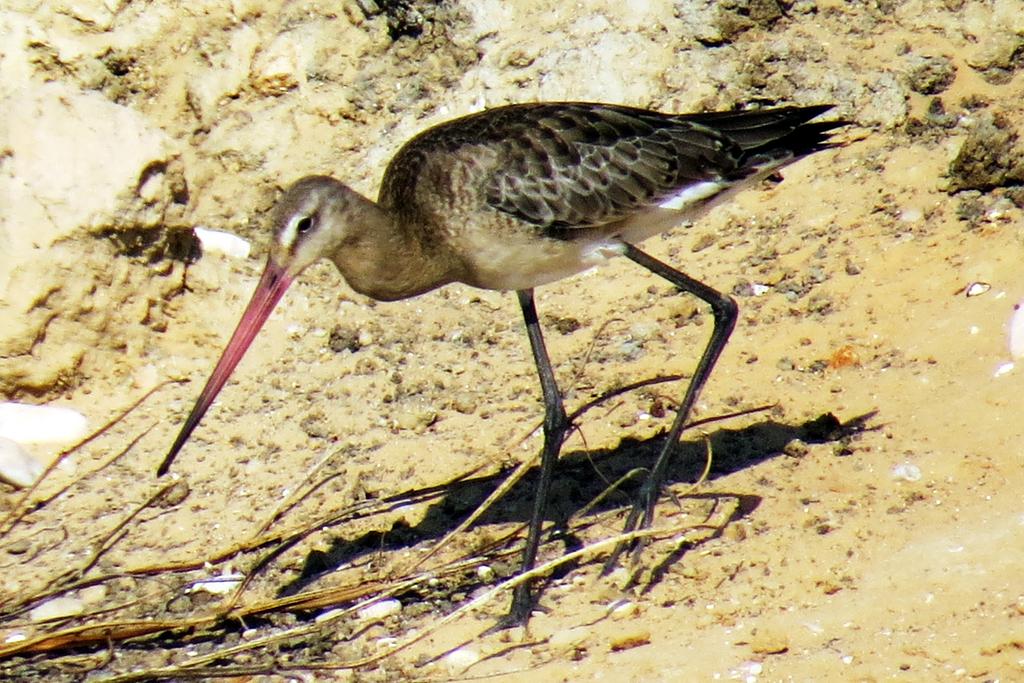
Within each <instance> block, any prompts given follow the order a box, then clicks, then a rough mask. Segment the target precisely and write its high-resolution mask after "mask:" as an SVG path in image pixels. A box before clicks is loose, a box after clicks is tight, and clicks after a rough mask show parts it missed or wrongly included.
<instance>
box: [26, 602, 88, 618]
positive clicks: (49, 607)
mask: <svg viewBox="0 0 1024 683" xmlns="http://www.w3.org/2000/svg"><path fill="white" fill-rule="evenodd" d="M83 612H85V603H84V602H82V601H81V600H80V599H78V598H72V597H68V596H63V597H59V598H54V599H52V600H47V601H46V602H44V603H42V604H41V605H39V606H37V607H35V608H34V609H33V610H32V611H31V612H29V613H28V618H29V619H31V620H32V621H35V622H40V621H52V620H54V619H64V618H66V617H73V616H77V615H79V614H82V613H83Z"/></svg>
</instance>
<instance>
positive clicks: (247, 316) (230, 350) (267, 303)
mask: <svg viewBox="0 0 1024 683" xmlns="http://www.w3.org/2000/svg"><path fill="white" fill-rule="evenodd" d="M291 283H292V278H291V277H289V276H288V275H286V274H285V272H284V268H282V267H281V266H279V265H278V264H276V263H274V261H272V260H270V259H267V267H266V268H265V269H264V270H263V276H262V277H261V278H260V281H259V284H257V285H256V291H255V292H253V294H252V299H251V300H250V301H249V305H248V306H246V307H245V312H244V313H243V314H242V319H241V320H239V321H238V327H237V328H235V333H234V334H233V335H231V341H229V342H228V345H227V346H226V347H225V348H224V353H222V354H221V357H220V360H219V361H217V366H216V367H215V368H214V369H213V372H212V373H211V374H210V379H208V380H206V386H204V387H203V390H202V392H200V394H199V398H198V399H196V404H195V405H194V406H192V412H191V413H189V414H188V419H186V420H185V424H184V425H182V427H181V431H180V432H178V438H176V439H175V440H174V445H172V446H171V450H169V451H168V452H167V456H166V457H165V458H164V461H163V462H162V463H160V467H159V468H158V469H157V471H156V473H157V475H163V474H166V473H167V470H169V469H170V467H171V463H172V462H174V458H175V456H177V455H178V451H180V450H181V447H182V446H184V445H185V442H186V441H188V437H189V435H191V434H192V430H194V429H195V428H196V425H198V424H199V421H200V420H202V419H203V415H204V414H205V413H206V410H207V409H208V408H209V407H210V404H211V403H213V400H214V399H215V398H217V394H218V393H219V392H220V390H221V389H222V388H223V387H224V384H225V383H226V382H227V381H228V377H230V376H231V372H232V370H234V369H235V366H236V365H238V362H239V361H240V360H242V356H243V355H244V354H245V351H246V349H248V348H249V344H251V343H252V340H253V338H254V337H255V336H256V333H257V332H259V331H260V328H261V327H263V323H265V322H266V321H267V318H269V317H270V313H271V311H273V310H274V306H276V305H277V302H278V301H280V300H281V297H282V296H283V295H284V292H285V290H286V289H288V285H290V284H291Z"/></svg>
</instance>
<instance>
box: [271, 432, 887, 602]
mask: <svg viewBox="0 0 1024 683" xmlns="http://www.w3.org/2000/svg"><path fill="white" fill-rule="evenodd" d="M874 415H875V413H874V412H872V413H868V414H865V415H861V416H858V417H855V418H853V419H851V420H848V421H847V422H845V423H842V422H840V421H839V420H838V419H837V418H836V417H835V416H834V415H832V414H831V413H825V414H823V415H821V416H819V417H817V418H814V419H812V420H807V421H805V422H801V423H795V424H785V423H782V422H777V421H775V420H771V419H768V420H765V421H763V422H759V423H755V424H751V425H747V426H745V427H742V428H740V429H735V430H734V429H719V430H717V431H715V432H713V433H711V434H709V435H708V436H707V437H706V440H704V439H701V440H697V441H684V442H682V443H680V444H679V445H678V446H676V449H675V453H674V454H673V458H672V464H671V465H670V466H669V468H668V471H667V473H666V476H665V485H666V486H669V485H672V484H675V483H680V482H690V481H694V480H696V479H697V478H698V477H699V476H700V473H701V472H702V470H703V469H704V467H705V463H706V456H707V449H708V448H709V447H710V449H711V453H712V454H713V459H712V463H711V469H710V472H709V479H711V480H714V479H716V478H719V477H722V476H725V475H727V474H731V473H734V472H738V471H741V470H744V469H746V468H748V467H752V466H754V465H756V464H758V463H761V462H764V461H766V460H770V459H772V458H776V457H779V456H786V457H794V454H798V452H799V448H797V449H795V450H794V449H792V448H790V449H789V451H790V453H789V454H787V447H789V446H790V444H793V443H794V442H803V443H805V444H823V443H833V444H835V445H836V446H837V449H838V450H837V452H838V453H839V454H843V452H844V450H845V451H846V452H849V451H848V450H847V448H848V447H847V444H848V442H849V440H850V437H852V436H853V435H855V434H857V433H860V432H862V431H865V430H866V429H868V427H867V426H866V423H867V422H868V420H870V419H871V418H872V417H873V416H874ZM664 442H665V435H664V433H661V434H657V435H655V436H653V437H650V438H648V439H644V440H637V439H623V440H622V441H621V442H619V444H618V445H616V446H615V447H613V448H608V449H600V450H589V451H574V452H569V453H565V454H564V455H562V457H561V458H560V459H559V461H558V464H557V468H556V470H555V475H554V480H553V482H552V485H551V494H550V496H549V499H548V506H547V514H546V517H547V519H548V520H550V521H554V522H555V528H556V529H557V530H559V533H560V536H559V538H560V540H562V542H563V543H565V544H566V546H567V547H568V548H570V549H573V548H576V547H579V542H578V539H576V538H574V537H573V536H572V535H571V534H570V533H569V532H568V531H567V530H566V529H565V523H566V521H567V520H568V519H570V517H572V516H573V515H574V514H576V513H578V512H580V511H581V510H583V509H584V508H585V507H586V506H588V505H590V504H591V503H592V501H594V500H595V498H598V497H599V496H600V495H601V494H602V492H604V491H606V489H608V486H609V483H610V482H615V481H618V480H619V479H620V478H622V477H623V476H624V475H626V474H627V473H630V472H635V471H636V470H641V471H642V472H646V471H649V470H650V468H651V467H652V466H653V465H654V461H655V459H656V458H657V457H658V454H659V453H660V451H661V448H662V447H663V446H664ZM510 474H511V471H504V472H500V473H498V474H494V475H488V476H482V477H475V478H467V479H460V480H458V481H455V482H451V483H449V484H447V485H445V486H444V487H442V488H443V489H445V490H444V496H443V498H442V499H441V500H440V501H439V502H436V503H434V504H432V505H431V506H430V508H429V509H428V511H427V513H426V515H424V517H423V519H422V520H421V521H420V523H419V524H417V525H416V526H409V525H408V524H407V523H405V522H404V521H398V522H396V523H395V524H393V525H392V527H391V529H389V530H387V531H384V532H381V531H372V532H369V533H365V534H363V535H361V536H359V537H356V538H350V539H344V538H338V539H335V540H334V541H333V543H332V545H331V546H330V547H329V548H327V549H326V550H314V551H310V552H309V553H308V554H307V556H306V559H305V563H304V566H303V569H302V572H301V573H300V574H299V576H297V577H296V578H295V579H294V580H293V581H291V582H289V583H288V584H286V585H285V586H283V587H282V589H281V590H280V595H281V596H287V595H294V594H296V593H298V592H300V591H302V590H303V589H304V588H306V587H307V586H308V585H310V584H311V583H313V582H314V581H315V580H316V579H317V578H318V577H320V576H323V575H324V574H327V573H330V572H332V571H334V570H336V569H338V568H339V567H342V566H345V565H348V564H350V563H353V562H355V561H357V560H358V559H359V558H360V557H362V556H364V555H367V554H370V553H378V552H382V551H394V550H401V549H405V548H410V547H412V546H415V545H417V544H419V543H422V542H423V541H426V540H429V539H438V538H442V537H443V536H444V535H445V534H447V533H448V532H449V531H451V530H452V529H454V528H455V527H457V526H458V525H459V523H461V522H462V521H463V520H464V519H466V518H467V517H468V516H469V515H470V514H472V513H473V512H474V511H475V510H476V509H477V507H478V506H479V505H480V504H481V503H483V502H484V500H485V499H486V498H487V497H488V496H489V495H491V494H492V493H493V492H494V491H495V489H497V488H498V487H499V486H501V484H502V482H503V481H504V480H505V479H506V478H507V477H508V476H509V475H510ZM538 476H539V468H538V467H536V466H535V467H533V468H531V470H530V471H529V472H527V473H526V475H525V476H524V477H523V478H522V479H521V480H520V481H518V482H517V483H516V484H515V485H514V486H513V487H512V488H511V489H509V491H508V492H506V493H505V495H503V496H502V497H501V498H500V499H499V500H498V501H496V502H495V503H494V505H492V506H491V508H490V509H489V510H488V511H487V512H486V513H485V514H484V515H483V516H482V517H481V518H480V519H479V520H477V521H476V523H475V526H478V527H479V526H483V525H492V524H507V523H510V522H517V523H525V522H526V521H527V520H528V519H529V517H530V513H531V510H532V505H533V499H534V495H533V494H534V491H535V489H536V483H537V478H538ZM643 479H644V477H643V476H641V477H633V478H631V479H630V478H627V481H626V482H625V483H624V484H623V485H622V486H621V487H620V488H618V489H617V490H615V491H614V492H613V493H611V494H610V495H607V496H605V497H604V498H603V499H602V500H601V502H600V503H599V504H597V505H594V506H593V507H592V509H591V510H590V511H589V512H590V514H596V513H600V512H606V511H608V510H612V509H616V508H618V509H622V510H626V509H628V508H629V506H631V505H632V504H633V501H634V497H635V495H636V493H637V491H638V489H639V486H640V484H641V483H642V482H643ZM708 495H713V496H714V497H716V498H721V497H731V498H734V499H735V500H736V501H737V504H736V507H735V509H734V511H733V512H732V513H731V516H730V518H729V520H728V521H730V522H731V521H735V520H737V519H742V518H743V517H746V516H747V515H749V514H750V513H751V512H753V511H754V510H755V509H756V508H757V507H758V505H759V504H760V501H761V498H760V497H759V496H756V495H751V494H737V493H716V494H697V495H696V496H691V498H693V497H707V496H708ZM403 497H405V496H404V495H402V494H400V495H396V496H394V498H396V499H401V498H403ZM409 497H410V498H415V497H416V496H409ZM679 554H680V553H679V552H677V553H674V554H673V556H672V557H671V558H667V559H666V560H665V561H664V562H662V563H661V564H660V565H659V567H658V568H657V569H656V570H655V573H656V574H657V573H660V572H663V571H664V570H665V568H666V567H667V565H668V564H669V563H670V562H671V561H674V560H675V559H677V558H678V556H679Z"/></svg>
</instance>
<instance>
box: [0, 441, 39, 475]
mask: <svg viewBox="0 0 1024 683" xmlns="http://www.w3.org/2000/svg"><path fill="white" fill-rule="evenodd" d="M43 469H44V468H43V463H41V462H39V461H38V460H36V459H35V457H33V456H32V454H31V453H29V452H28V451H26V450H25V448H24V447H22V445H21V444H19V443H18V442H17V441H12V440H10V439H5V438H4V437H2V436H0V481H5V482H7V483H8V484H10V485H11V486H17V487H19V488H28V487H29V486H32V484H34V483H36V481H37V480H38V479H39V477H40V476H41V475H42V473H43Z"/></svg>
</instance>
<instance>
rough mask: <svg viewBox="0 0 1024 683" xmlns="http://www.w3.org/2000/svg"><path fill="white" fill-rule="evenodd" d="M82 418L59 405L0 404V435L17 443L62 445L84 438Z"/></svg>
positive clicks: (75, 411) (85, 424) (84, 423)
mask: <svg viewBox="0 0 1024 683" xmlns="http://www.w3.org/2000/svg"><path fill="white" fill-rule="evenodd" d="M88 428H89V423H88V421H86V419H85V416H84V415H82V414H81V413H80V412H78V411H77V410H73V409H72V408H64V407H62V406H33V405H29V404H27V403H0V436H2V437H5V438H7V439H11V440H12V441H17V442H18V443H23V444H24V443H64V442H70V441H78V440H79V439H81V438H82V437H84V436H85V434H86V432H87V431H88Z"/></svg>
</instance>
